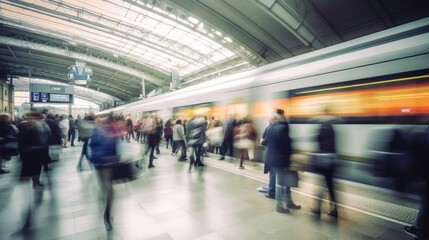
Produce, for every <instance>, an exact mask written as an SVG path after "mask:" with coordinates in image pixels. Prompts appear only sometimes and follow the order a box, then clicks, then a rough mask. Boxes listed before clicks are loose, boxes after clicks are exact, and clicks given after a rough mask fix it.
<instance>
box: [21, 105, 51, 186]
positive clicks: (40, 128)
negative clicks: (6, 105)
mask: <svg viewBox="0 0 429 240" xmlns="http://www.w3.org/2000/svg"><path fill="white" fill-rule="evenodd" d="M18 129H19V133H18V146H19V154H20V158H21V161H22V169H21V179H22V180H28V179H30V178H31V179H32V180H33V188H40V187H42V184H41V183H40V172H41V168H42V165H43V164H44V163H46V162H48V161H49V145H48V144H49V137H50V134H51V133H50V129H49V126H48V125H47V124H46V123H45V121H43V115H42V114H41V113H38V112H29V113H27V114H26V117H25V121H23V122H21V123H20V124H19V125H18Z"/></svg>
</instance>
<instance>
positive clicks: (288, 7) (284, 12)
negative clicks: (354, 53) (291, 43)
mask: <svg viewBox="0 0 429 240" xmlns="http://www.w3.org/2000/svg"><path fill="white" fill-rule="evenodd" d="M254 2H255V3H257V5H258V6H260V8H261V9H262V10H264V11H265V12H266V13H267V14H269V15H270V16H271V17H272V18H273V19H275V20H276V21H277V22H278V23H280V24H281V25H282V26H283V27H285V28H286V29H288V30H289V31H290V32H291V33H292V34H293V35H294V36H295V37H296V38H297V39H299V40H300V41H301V42H302V43H303V44H304V45H305V46H307V47H311V48H313V49H315V50H316V49H320V48H323V47H326V46H329V45H331V44H332V43H328V42H326V41H328V40H327V39H324V38H322V37H321V36H319V35H318V32H317V31H315V30H314V29H313V28H311V26H312V23H316V22H317V24H318V27H320V28H322V29H318V30H319V32H323V33H325V34H326V35H329V39H330V40H333V41H335V42H341V40H340V39H339V37H338V35H337V34H336V33H335V31H334V30H333V29H332V28H331V27H330V26H329V25H328V24H327V23H326V21H325V20H324V19H323V18H322V17H320V14H318V12H317V11H316V10H315V8H314V7H313V6H312V5H311V4H310V3H308V2H307V1H306V0H304V1H288V0H254ZM300 12H302V14H300Z"/></svg>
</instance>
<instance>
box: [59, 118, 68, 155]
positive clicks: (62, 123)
mask: <svg viewBox="0 0 429 240" xmlns="http://www.w3.org/2000/svg"><path fill="white" fill-rule="evenodd" d="M58 124H59V125H60V129H61V137H62V139H63V145H62V146H63V148H66V147H67V136H68V133H69V128H70V124H69V121H68V120H67V117H66V116H65V115H61V116H60V122H59V123H58Z"/></svg>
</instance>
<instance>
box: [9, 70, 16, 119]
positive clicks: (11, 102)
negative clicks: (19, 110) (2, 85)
mask: <svg viewBox="0 0 429 240" xmlns="http://www.w3.org/2000/svg"><path fill="white" fill-rule="evenodd" d="M9 77H10V78H9V85H8V96H9V99H8V105H9V113H10V115H11V116H12V119H14V116H13V115H14V113H15V97H14V96H15V90H14V86H13V77H12V75H10V76H9Z"/></svg>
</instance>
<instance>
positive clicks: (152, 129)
mask: <svg viewBox="0 0 429 240" xmlns="http://www.w3.org/2000/svg"><path fill="white" fill-rule="evenodd" d="M147 124H148V125H149V126H147V127H148V129H149V130H148V132H147V134H148V135H147V143H148V149H147V151H146V154H147V153H148V152H149V165H148V168H153V167H155V166H154V165H153V160H154V159H156V157H155V156H154V152H155V149H156V147H157V146H158V144H159V142H160V141H161V136H162V121H161V119H160V118H159V117H158V116H157V115H154V116H151V117H149V118H148V120H147ZM138 167H141V162H140V164H139V165H138Z"/></svg>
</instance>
